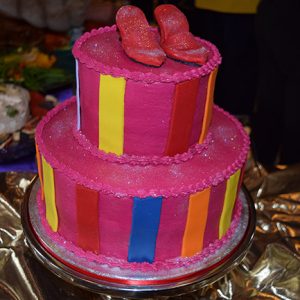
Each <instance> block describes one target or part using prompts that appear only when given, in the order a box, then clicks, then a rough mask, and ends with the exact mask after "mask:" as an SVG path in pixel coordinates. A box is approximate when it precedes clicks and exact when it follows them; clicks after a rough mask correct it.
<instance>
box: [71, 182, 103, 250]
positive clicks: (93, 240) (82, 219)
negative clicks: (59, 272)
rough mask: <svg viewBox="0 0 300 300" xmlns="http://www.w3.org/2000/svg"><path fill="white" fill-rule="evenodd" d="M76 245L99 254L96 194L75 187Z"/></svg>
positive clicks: (78, 186) (80, 187)
mask: <svg viewBox="0 0 300 300" xmlns="http://www.w3.org/2000/svg"><path fill="white" fill-rule="evenodd" d="M76 204H77V230H78V245H79V246H80V247H81V248H82V249H84V250H90V251H93V252H95V253H99V230H98V228H99V226H98V192H96V191H93V190H90V189H88V188H86V187H84V186H81V185H77V186H76Z"/></svg>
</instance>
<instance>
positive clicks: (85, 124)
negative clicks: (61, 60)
mask: <svg viewBox="0 0 300 300" xmlns="http://www.w3.org/2000/svg"><path fill="white" fill-rule="evenodd" d="M99 78H100V74H99V73H97V72H95V71H94V70H93V69H89V68H87V67H86V66H85V65H84V64H81V63H79V82H80V100H81V101H80V104H81V131H82V133H83V134H84V135H85V136H86V137H87V138H88V139H89V140H90V142H91V143H92V144H93V145H96V146H97V147H98V140H99V137H98V135H99V134H98V132H99V131H98V128H99V118H98V115H99Z"/></svg>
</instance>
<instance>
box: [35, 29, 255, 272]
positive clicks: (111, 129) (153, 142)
mask: <svg viewBox="0 0 300 300" xmlns="http://www.w3.org/2000/svg"><path fill="white" fill-rule="evenodd" d="M198 41H201V43H202V45H204V46H205V48H206V49H207V50H208V52H209V54H208V60H207V62H206V63H205V64H204V65H202V66H200V65H195V64H186V63H182V62H180V61H176V60H173V59H170V58H167V59H166V61H165V62H164V63H163V64H162V66H160V67H151V66H147V65H143V64H141V63H138V62H136V61H133V60H131V59H130V58H129V57H128V56H127V55H126V54H125V52H124V50H123V48H122V45H121V43H120V35H119V33H118V31H117V28H116V26H112V27H105V28H100V29H98V30H93V31H92V32H91V33H85V34H84V35H83V36H82V37H81V38H80V39H79V40H77V42H76V44H75V47H74V49H73V53H74V56H75V58H76V64H77V96H76V97H74V98H72V99H70V100H68V101H66V102H65V103H63V104H62V105H60V106H58V107H56V108H55V109H54V110H52V111H51V112H50V113H48V115H47V116H46V117H45V118H44V119H43V120H42V121H41V123H40V124H39V127H38V129H37V132H36V142H37V153H38V164H39V175H40V181H41V193H40V194H39V196H38V199H37V201H38V205H39V208H40V213H41V215H42V218H43V220H44V222H43V224H44V226H46V227H47V228H48V231H49V234H50V235H53V239H55V238H57V240H65V241H66V242H65V245H66V248H67V250H69V251H73V252H76V253H77V254H78V255H81V256H86V257H87V258H89V259H91V260H93V261H97V262H99V263H103V264H106V265H109V266H118V267H120V268H125V269H126V268H128V269H130V268H133V266H134V268H139V266H143V267H145V266H146V268H147V266H148V267H149V266H151V268H158V269H159V268H164V267H167V266H168V264H170V263H171V262H172V261H173V262H174V260H176V262H177V263H179V262H180V261H181V260H182V261H184V259H185V258H186V257H189V258H191V257H192V258H193V257H197V255H199V253H201V252H202V253H203V252H204V251H206V250H205V249H210V251H213V250H214V249H215V248H217V247H219V245H220V243H222V241H224V240H226V239H228V237H229V235H231V234H232V233H233V232H234V230H235V228H236V226H237V223H238V221H239V216H240V212H241V210H240V203H239V200H238V197H237V195H238V191H239V188H240V185H241V180H242V173H243V166H244V164H245V161H246V157H247V152H248V148H249V141H248V137H247V135H246V134H245V132H244V131H243V128H242V126H241V125H240V124H239V123H238V122H237V121H236V120H235V119H234V118H233V117H232V116H230V115H229V114H228V113H226V112H224V111H223V110H222V109H220V108H218V107H216V106H214V105H213V94H214V85H215V78H216V74H217V69H218V65H219V64H220V62H221V58H220V55H219V52H218V50H217V49H216V47H215V46H213V45H212V44H211V43H209V42H207V41H203V40H200V39H198ZM68 245H69V246H68ZM70 245H71V246H70Z"/></svg>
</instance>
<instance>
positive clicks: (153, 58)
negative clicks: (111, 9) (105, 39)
mask: <svg viewBox="0 0 300 300" xmlns="http://www.w3.org/2000/svg"><path fill="white" fill-rule="evenodd" d="M116 23H117V26H118V28H119V30H120V34H121V38H122V47H123V49H124V51H125V52H126V54H127V55H128V56H129V57H130V58H132V59H134V60H136V61H138V62H141V63H143V64H146V65H151V66H156V67H159V66H160V65H161V64H162V63H163V62H164V61H165V59H166V54H165V53H164V51H163V50H162V49H161V47H160V45H159V42H158V40H157V37H156V35H155V32H154V31H153V30H152V29H151V27H150V26H149V24H148V22H147V19H146V17H145V15H144V13H143V12H142V11H141V10H140V9H139V8H138V7H136V6H132V5H126V6H123V7H121V8H120V9H119V10H118V12H117V15H116Z"/></svg>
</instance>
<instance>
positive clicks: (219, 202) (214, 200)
mask: <svg viewBox="0 0 300 300" xmlns="http://www.w3.org/2000/svg"><path fill="white" fill-rule="evenodd" d="M226 184H227V181H224V182H222V183H220V184H218V185H217V186H213V187H212V188H211V190H210V196H209V206H208V213H207V220H208V222H207V224H206V227H205V232H204V239H203V247H207V246H208V245H209V243H210V241H211V239H212V238H217V237H219V222H216V220H220V218H221V214H222V210H223V204H224V198H225V192H226ZM210 220H212V221H210ZM213 221H214V222H213Z"/></svg>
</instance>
